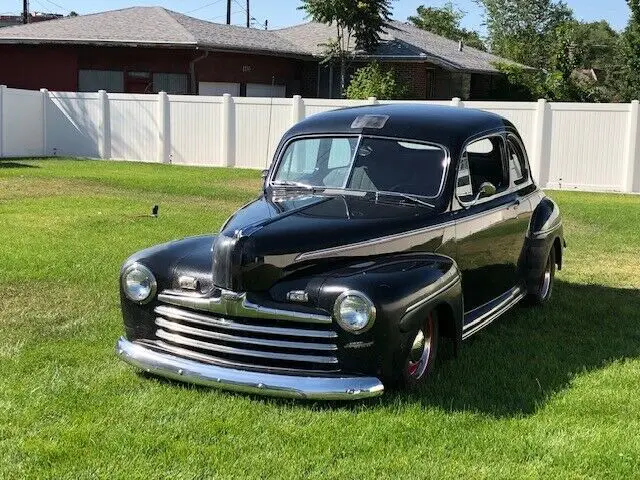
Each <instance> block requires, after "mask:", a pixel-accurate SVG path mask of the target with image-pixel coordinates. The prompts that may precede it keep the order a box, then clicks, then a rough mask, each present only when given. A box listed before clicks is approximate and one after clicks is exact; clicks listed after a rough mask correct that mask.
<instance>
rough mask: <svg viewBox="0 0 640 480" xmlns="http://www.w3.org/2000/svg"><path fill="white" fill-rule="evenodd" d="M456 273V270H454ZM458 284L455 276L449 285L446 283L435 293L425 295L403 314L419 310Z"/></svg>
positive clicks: (457, 277) (458, 278) (457, 278)
mask: <svg viewBox="0 0 640 480" xmlns="http://www.w3.org/2000/svg"><path fill="white" fill-rule="evenodd" d="M456 273H457V269H456ZM459 282H460V277H459V276H456V278H454V279H453V280H451V281H450V282H449V283H447V284H446V285H444V286H442V287H440V288H439V289H438V290H436V291H435V292H433V293H431V294H429V295H427V296H426V297H425V298H423V299H421V300H419V301H417V302H416V303H414V304H413V305H411V306H409V307H407V311H406V312H405V313H409V312H412V311H414V310H415V309H416V308H420V307H421V306H422V305H424V304H425V303H427V302H429V301H430V300H432V299H434V298H435V297H437V296H438V295H440V294H441V293H443V292H446V291H447V290H449V289H450V288H451V287H453V286H455V285H456V284H458V283H459Z"/></svg>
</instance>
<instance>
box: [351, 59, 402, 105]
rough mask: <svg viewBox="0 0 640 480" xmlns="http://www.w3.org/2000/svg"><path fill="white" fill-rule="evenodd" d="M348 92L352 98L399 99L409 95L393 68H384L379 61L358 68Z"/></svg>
mask: <svg viewBox="0 0 640 480" xmlns="http://www.w3.org/2000/svg"><path fill="white" fill-rule="evenodd" d="M346 94H347V98H349V99H351V100H358V99H366V98H369V97H376V98H379V99H381V100H398V99H401V98H404V97H406V96H407V87H406V86H405V85H402V84H401V83H400V82H399V81H398V79H397V78H396V74H395V72H394V71H393V69H383V68H382V67H381V66H380V64H379V63H378V62H373V63H370V64H368V65H366V66H364V67H362V68H359V69H358V70H356V72H355V74H354V75H353V77H352V78H351V82H350V83H349V86H348V87H347V90H346Z"/></svg>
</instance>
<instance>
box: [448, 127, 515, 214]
mask: <svg viewBox="0 0 640 480" xmlns="http://www.w3.org/2000/svg"><path fill="white" fill-rule="evenodd" d="M506 133H508V132H506V131H505V130H499V131H494V132H492V133H487V134H484V135H481V136H477V137H470V138H468V139H467V140H466V141H465V142H464V144H463V146H462V149H461V150H460V158H459V159H458V164H457V165H456V175H455V179H454V182H455V183H457V182H458V175H460V164H461V163H462V156H463V155H464V152H465V151H466V150H467V147H468V146H469V145H470V144H472V143H475V142H479V141H481V140H485V139H488V138H494V137H499V138H501V139H502V149H501V150H502V161H503V162H504V161H505V160H507V158H506V154H507V151H506V148H507V139H506V137H505V134H506ZM507 167H508V166H507ZM508 170H509V169H508V168H507V177H508V180H509V186H508V187H507V188H506V189H505V190H504V191H502V192H500V193H497V194H495V195H492V196H490V197H486V198H480V199H478V200H477V201H471V202H463V201H462V200H460V197H459V196H458V189H457V188H456V187H455V185H454V197H455V199H456V200H457V201H458V204H459V205H460V206H461V207H462V208H463V209H465V210H466V209H468V208H471V207H473V206H475V205H482V204H483V203H487V202H490V201H492V200H496V199H498V198H501V197H504V196H506V195H509V194H511V193H513V192H514V191H515V190H514V189H513V188H512V183H511V175H510V173H509V171H508Z"/></svg>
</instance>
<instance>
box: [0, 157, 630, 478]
mask: <svg viewBox="0 0 640 480" xmlns="http://www.w3.org/2000/svg"><path fill="white" fill-rule="evenodd" d="M259 190H260V178H259V173H258V172H255V171H247V170H235V169H213V168H190V167H175V166H167V165H148V164H136V163H116V162H99V161H78V160H64V159H55V160H14V161H3V162H0V478H16V479H17V478H103V477H108V478H266V477H269V478H270V477H274V478H301V477H305V478H307V477H308V478H357V477H360V478H362V477H373V476H376V477H383V478H385V477H394V478H460V477H465V478H539V477H544V478H634V476H636V475H637V472H638V471H640V436H638V434H637V432H638V431H639V428H640V396H638V395H637V389H638V379H639V378H640V294H639V293H638V289H639V288H640V259H639V258H638V252H640V197H638V196H625V195H608V194H586V193H577V192H549V194H550V195H551V196H552V197H553V198H554V199H555V200H556V201H557V202H558V203H559V204H560V206H561V209H562V211H563V215H564V218H565V233H566V235H567V241H568V244H569V248H568V249H567V250H566V258H565V269H564V270H563V271H562V272H560V273H559V274H558V277H557V278H558V283H557V284H556V289H555V292H554V298H553V301H552V303H551V304H550V305H549V306H548V307H545V308H542V309H527V308H516V309H514V310H513V311H512V312H510V313H509V314H508V315H506V316H505V317H503V318H501V319H500V320H499V321H497V322H495V323H494V324H493V325H492V326H491V327H489V328H488V329H486V330H484V331H483V332H482V333H480V334H479V335H478V336H476V337H475V338H473V339H472V340H470V341H469V342H467V343H465V345H464V348H463V352H462V356H461V357H460V358H458V359H454V358H445V359H443V360H442V361H441V363H440V365H439V366H438V368H437V370H436V371H435V372H434V375H433V377H432V378H431V380H430V382H429V385H427V388H426V389H425V390H424V391H422V392H420V393H417V394H413V395H407V394H402V393H395V394H389V395H385V396H384V397H382V398H380V399H376V400H373V401H369V402H363V403H357V404H347V405H342V404H325V403H309V402H294V401H282V400H274V399H264V398H259V397H251V396H244V395H236V394H230V393H224V392H218V391H215V390H207V389H201V388H194V387H190V386H185V385H180V384H176V383H171V382H166V381H163V380H160V379H156V378H150V377H145V376H142V375H138V374H136V373H135V372H134V370H133V369H131V368H129V367H128V366H126V365H124V364H122V363H121V362H119V361H117V360H116V359H115V356H114V354H113V344H114V342H115V339H116V338H117V337H118V335H120V334H121V331H122V327H121V319H120V313H119V308H118V293H117V282H118V278H117V275H118V270H119V267H120V265H121V263H122V262H123V261H124V259H125V258H126V257H127V256H128V255H130V254H131V253H133V252H134V251H136V250H138V249H140V248H144V247H146V246H150V245H153V244H156V243H160V242H164V241H168V240H171V239H174V238H179V237H184V236H187V235H195V234H201V233H208V232H215V231H217V229H218V228H219V227H220V225H221V224H222V222H223V221H224V220H225V219H226V218H227V217H228V216H229V215H230V214H231V213H232V212H233V211H234V210H235V209H236V208H238V207H239V206H241V205H243V204H244V203H246V202H247V201H250V200H251V199H252V198H254V197H255V196H257V195H258V194H259ZM153 204H159V205H160V216H159V218H157V219H153V218H149V217H146V216H145V215H147V214H148V213H149V212H150V210H151V206H152V205H153Z"/></svg>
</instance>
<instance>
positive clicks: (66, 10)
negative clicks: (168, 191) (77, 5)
mask: <svg viewBox="0 0 640 480" xmlns="http://www.w3.org/2000/svg"><path fill="white" fill-rule="evenodd" d="M45 2H47V3H50V4H51V5H53V6H55V7H58V8H61V9H62V10H63V11H65V12H70V11H71V10H69V9H68V8H65V7H63V6H62V5H60V4H58V3H56V2H52V1H51V0H45ZM41 5H42V4H41Z"/></svg>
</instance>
